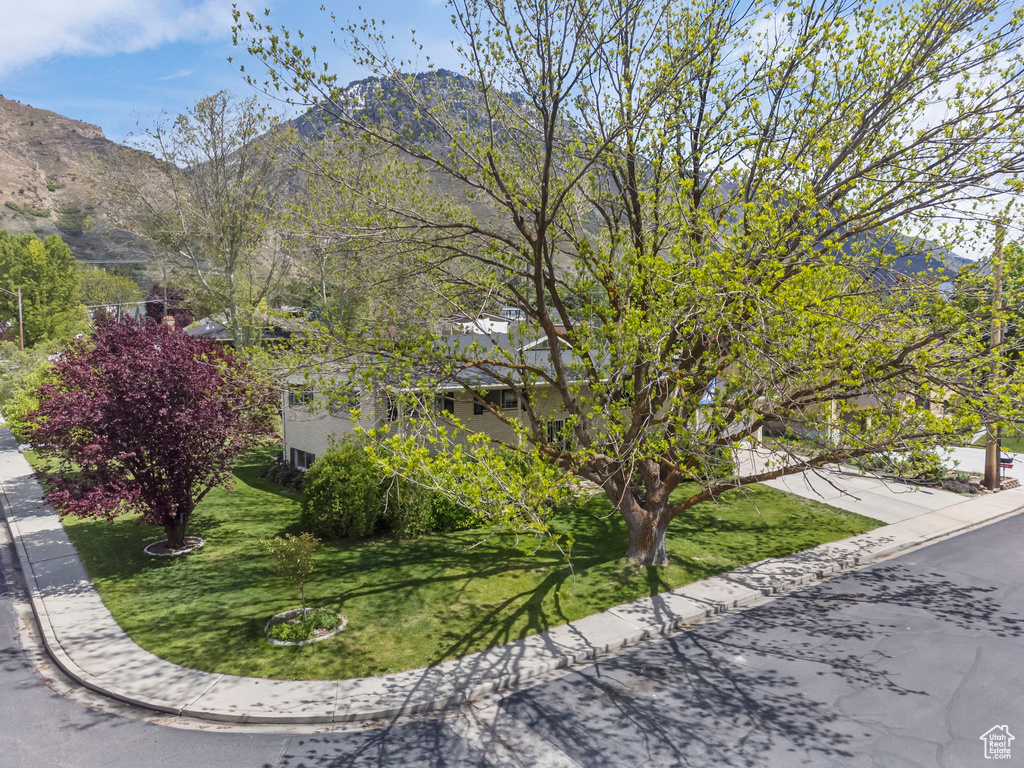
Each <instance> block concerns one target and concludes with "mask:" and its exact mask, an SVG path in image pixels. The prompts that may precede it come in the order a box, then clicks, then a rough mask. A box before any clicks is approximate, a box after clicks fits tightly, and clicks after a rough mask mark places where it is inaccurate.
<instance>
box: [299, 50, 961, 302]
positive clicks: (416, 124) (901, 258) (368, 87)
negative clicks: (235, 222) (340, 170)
mask: <svg viewBox="0 0 1024 768" xmlns="http://www.w3.org/2000/svg"><path fill="white" fill-rule="evenodd" d="M410 87H411V88H412V89H414V90H416V91H418V94H419V96H420V97H421V98H423V99H424V100H425V101H426V102H427V103H430V102H431V101H432V100H433V99H434V98H435V96H436V98H437V103H439V104H442V105H443V106H444V108H445V113H446V115H447V116H448V117H449V118H454V122H456V123H457V124H461V125H459V128H460V129H461V130H464V131H468V132H472V131H474V130H477V131H481V132H482V131H484V130H486V127H487V119H486V117H485V112H484V109H483V99H482V96H481V95H480V89H479V86H478V84H477V83H475V82H474V81H473V80H471V79H470V78H467V77H466V76H464V75H461V74H459V73H457V72H452V71H449V70H445V69H439V70H436V71H434V72H420V73H416V74H411V75H408V76H407V78H406V79H404V80H403V81H398V80H394V79H388V78H381V77H367V78H364V79H362V80H355V81H353V82H351V83H349V84H348V85H347V86H346V87H345V88H344V89H343V91H342V99H343V100H344V103H343V108H344V109H346V111H350V112H351V113H353V114H355V115H357V116H359V117H360V118H361V119H363V120H365V121H366V122H368V123H385V124H388V125H390V126H391V127H392V128H393V129H395V130H398V131H399V132H401V133H404V134H405V136H406V138H407V139H409V140H412V141H414V142H417V143H422V144H423V145H424V146H426V147H428V148H430V149H435V150H436V149H438V148H441V149H443V148H444V147H443V146H441V145H437V144H436V140H435V138H434V136H433V135H432V134H433V133H434V132H435V131H436V127H434V126H432V125H431V124H430V123H429V122H428V121H427V120H424V119H423V118H420V117H418V116H417V115H416V105H415V104H414V103H413V101H412V99H410V97H409V95H408V89H409V88H410ZM505 97H506V98H507V99H508V102H509V104H510V105H511V106H513V107H514V108H518V107H523V106H525V99H524V97H523V96H522V95H520V94H516V93H513V94H506V95H505ZM334 122H335V119H334V118H333V117H332V115H331V110H330V108H328V107H325V106H320V107H315V108H313V109H311V110H309V111H308V112H306V113H305V114H304V115H301V116H299V117H297V118H295V119H294V120H292V121H291V125H292V127H294V128H295V130H296V131H297V133H298V134H299V136H300V137H301V138H302V139H303V140H306V141H321V140H323V139H324V138H325V136H326V135H327V133H328V131H329V129H330V126H331V125H332V124H333V123H334ZM431 176H432V177H433V179H434V182H435V183H436V184H438V185H439V186H440V188H441V190H442V191H443V193H445V194H458V185H456V184H454V183H453V182H452V181H451V179H449V178H447V177H444V176H441V175H439V174H437V173H431ZM297 188H298V182H297V180H296V181H295V182H294V183H293V184H292V185H291V189H292V190H293V191H294V190H295V189H297ZM475 213H477V214H478V215H480V214H483V213H484V211H482V210H476V209H475ZM864 249H869V250H870V249H876V250H877V252H878V254H879V255H880V256H881V257H882V258H885V257H894V256H895V257H896V258H894V259H893V260H892V264H891V266H887V268H886V269H884V270H878V271H877V274H876V277H877V278H879V279H882V280H885V281H888V282H891V281H892V280H895V279H897V278H896V277H895V276H894V273H895V274H904V275H917V274H922V273H928V272H935V271H938V270H939V269H940V268H941V269H942V270H943V273H944V278H945V279H950V278H951V277H952V276H954V275H955V274H956V273H957V272H959V271H960V269H961V268H962V267H963V266H964V265H965V264H967V263H970V260H969V259H966V258H964V257H962V256H959V255H957V254H956V253H954V252H953V251H950V250H949V249H947V248H944V247H942V246H941V245H939V244H938V243H935V242H932V241H929V240H923V239H914V238H909V237H904V236H901V235H895V236H890V238H889V239H883V238H881V237H873V236H870V235H862V236H859V237H858V238H856V241H855V242H854V243H847V244H846V245H845V246H844V250H845V251H846V252H847V253H848V254H852V253H853V252H854V251H863V250H864Z"/></svg>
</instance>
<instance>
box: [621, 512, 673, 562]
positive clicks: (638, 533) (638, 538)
mask: <svg viewBox="0 0 1024 768" xmlns="http://www.w3.org/2000/svg"><path fill="white" fill-rule="evenodd" d="M626 525H627V526H628V528H629V546H628V547H626V559H627V560H629V562H631V563H639V564H640V565H668V553H667V552H666V551H665V532H666V531H667V530H668V523H665V524H663V525H662V524H659V523H656V522H655V521H654V520H651V519H643V520H636V521H635V522H632V521H629V520H627V521H626Z"/></svg>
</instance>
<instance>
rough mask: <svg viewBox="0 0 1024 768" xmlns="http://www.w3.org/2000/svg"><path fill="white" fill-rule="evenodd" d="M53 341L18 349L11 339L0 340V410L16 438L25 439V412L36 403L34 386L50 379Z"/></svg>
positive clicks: (25, 440)
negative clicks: (0, 361)
mask: <svg viewBox="0 0 1024 768" xmlns="http://www.w3.org/2000/svg"><path fill="white" fill-rule="evenodd" d="M57 350H58V347H57V345H56V343H41V344H39V345H37V346H36V347H35V348H32V349H26V350H24V351H21V350H19V349H18V346H17V344H15V343H13V342H9V341H6V342H0V359H2V361H3V362H2V364H0V411H2V412H3V415H4V419H5V420H6V421H7V427H8V429H10V430H11V432H12V433H13V434H14V436H15V438H16V439H17V440H18V442H21V443H25V442H28V431H27V427H28V425H27V424H26V423H25V416H27V415H28V414H29V413H31V412H32V411H34V410H35V409H36V408H38V407H39V398H38V396H37V395H36V390H37V389H39V387H41V386H42V385H43V384H47V383H50V382H51V381H52V376H51V375H50V360H49V358H50V355H51V354H52V353H55V352H56V351H57Z"/></svg>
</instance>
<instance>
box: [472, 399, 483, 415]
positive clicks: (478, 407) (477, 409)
mask: <svg viewBox="0 0 1024 768" xmlns="http://www.w3.org/2000/svg"><path fill="white" fill-rule="evenodd" d="M484 410H485V408H484V404H483V403H477V402H474V403H473V415H474V416H482V415H483V413H484Z"/></svg>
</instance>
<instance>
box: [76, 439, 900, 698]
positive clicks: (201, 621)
mask: <svg viewBox="0 0 1024 768" xmlns="http://www.w3.org/2000/svg"><path fill="white" fill-rule="evenodd" d="M265 461H266V458H265V457H259V458H258V459H254V460H253V461H252V463H250V464H246V465H242V466H239V467H238V468H237V471H236V477H237V480H236V488H235V490H234V491H233V492H232V493H230V494H228V493H226V492H225V491H223V490H221V489H217V490H214V491H211V492H210V494H209V495H208V496H207V498H206V499H205V500H204V501H203V502H202V504H201V505H200V506H199V508H198V509H197V510H196V513H195V516H194V517H193V520H192V523H191V524H190V526H189V533H190V534H191V535H195V536H201V537H203V538H205V539H206V542H207V543H206V546H205V547H203V549H202V550H200V551H198V552H194V553H193V554H192V555H191V556H189V557H167V558H155V557H150V556H148V555H146V554H145V553H143V551H142V547H143V545H144V544H145V542H146V541H147V540H151V539H152V538H153V529H152V528H151V527H149V526H146V525H139V524H138V519H137V518H135V517H126V518H120V519H117V520H115V521H114V522H112V523H106V522H99V521H96V520H81V519H73V518H68V519H65V521H64V523H65V528H66V529H67V532H68V535H69V537H70V538H71V541H72V542H73V543H74V544H75V546H76V547H78V550H79V552H81V554H82V558H83V560H84V561H85V564H86V567H87V568H88V569H89V572H90V573H91V574H92V576H93V578H94V579H95V580H96V585H97V588H98V589H99V592H100V595H101V597H102V598H103V601H104V602H105V603H106V605H107V607H108V608H109V609H110V611H111V613H113V615H114V618H115V619H116V620H117V621H118V622H119V623H120V624H121V626H122V627H123V628H124V629H125V631H126V632H127V633H128V634H129V635H130V636H131V638H132V639H133V640H134V641H135V642H137V643H138V644H139V645H141V646H142V647H143V648H145V649H146V650H149V651H151V652H153V653H155V654H156V655H158V656H160V657H162V658H164V659H167V660H168V661H171V662H174V663H176V664H181V665H183V666H186V667H190V668H193V669H200V670H204V671H208V672H221V673H225V674H235V675H255V676H261V677H271V678H289V679H304V678H305V679H336V678H351V677H363V676H368V675H379V674H386V673H390V672H398V671H402V670H406V669H414V668H417V667H423V666H428V665H431V664H436V663H439V662H441V661H444V660H447V659H452V658H457V657H460V656H464V655H466V654H468V653H473V652H475V651H479V650H483V649H485V648H488V647H492V646H496V645H501V644H503V643H507V642H510V641H513V640H517V639H519V638H522V637H526V636H528V635H532V634H534V633H536V632H541V631H543V630H545V629H548V628H549V627H553V626H556V625H559V624H563V623H565V622H566V621H571V620H574V619H579V618H582V617H584V616H588V615H591V614H593V613H597V612H599V611H603V610H605V609H607V608H610V607H612V606H614V605H618V604H620V603H625V602H628V601H630V600H635V599H637V598H640V597H644V596H646V595H652V594H657V593H659V592H663V591H665V590H668V589H673V588H675V587H679V586H682V585H683V584H687V583H689V582H692V581H696V580H698V579H703V578H707V577H709V576H713V575H715V574H717V573H721V572H722V571H727V570H730V569H733V568H736V567H738V566H740V565H742V564H745V563H750V562H754V561H758V560H762V559H765V558H768V557H777V556H780V555H786V554H789V553H791V552H795V551H798V550H802V549H806V548H808V547H813V546H815V545H817V544H821V543H824V542H827V541H834V540H836V539H843V538H846V537H848V536H852V535H855V534H857V533H861V532H863V531H866V530H870V529H872V528H874V527H876V526H878V525H879V524H880V523H878V522H877V521H875V520H870V519H868V518H865V517H861V516H859V515H856V514H853V513H850V512H843V511H841V510H837V509H835V508H833V507H829V506H827V505H825V504H822V503H819V502H815V501H810V500H806V499H801V498H798V497H795V496H791V495H789V494H786V493H783V492H782V491H777V490H775V489H772V488H768V487H764V486H752V487H749V488H744V489H742V490H741V491H731V492H728V493H726V494H724V495H723V496H722V497H721V498H720V499H719V500H718V501H717V502H706V503H703V504H700V505H697V506H696V507H694V508H693V509H692V510H690V511H689V512H688V513H687V514H685V515H683V516H682V517H680V518H679V519H677V520H676V521H674V522H673V523H672V525H671V526H670V527H669V531H668V540H667V549H668V555H669V565H667V566H665V567H663V568H645V567H641V566H637V565H633V564H629V563H627V562H626V561H625V558H624V557H623V553H624V551H625V546H626V532H625V529H624V527H623V525H622V523H621V522H620V520H619V519H618V517H617V516H616V515H615V514H614V513H613V512H612V510H611V508H610V506H609V504H608V502H607V500H606V499H605V498H604V497H603V496H598V497H595V498H593V499H591V500H590V501H589V502H587V504H585V505H584V506H582V507H580V508H578V509H560V510H558V511H557V512H556V513H555V516H554V518H553V520H552V524H553V527H554V528H555V529H556V530H558V531H561V532H568V531H570V530H571V531H572V532H573V533H574V536H575V539H576V540H575V545H574V547H573V553H572V560H571V566H570V565H569V564H567V563H566V562H565V560H564V558H563V557H562V556H561V555H560V554H559V553H558V552H555V551H553V550H551V549H549V548H541V549H540V550H539V551H537V552H536V554H531V552H533V550H534V549H536V542H534V541H528V540H524V539H522V538H517V537H516V536H513V535H511V534H507V535H506V534H498V535H492V536H490V537H487V533H488V532H487V531H482V530H469V531H460V532H457V533H447V534H433V535H426V536H421V537H419V538H416V539H411V540H394V539H370V540H359V541H354V540H353V541H344V542H331V541H325V542H324V546H323V547H322V549H321V550H320V552H319V553H318V554H317V569H316V571H315V572H314V574H313V576H312V578H311V580H310V582H309V583H308V584H307V586H306V595H307V598H308V599H310V600H311V601H312V602H313V603H314V604H315V605H317V606H322V607H325V608H328V609H329V610H332V611H335V612H337V613H340V614H344V615H346V616H347V617H348V627H347V628H346V630H345V631H344V632H340V633H339V634H338V635H337V636H336V637H334V638H333V639H332V640H331V641H330V642H327V643H313V644H311V645H306V646H303V647H289V648H279V647H275V646H273V645H271V644H270V643H268V642H266V639H265V636H264V629H265V625H266V623H267V617H268V616H273V615H274V614H276V613H279V612H282V611H285V610H287V609H290V608H292V607H293V606H294V605H295V597H296V595H295V590H294V588H293V587H291V586H290V585H288V584H286V583H284V582H283V580H281V579H279V578H277V577H275V576H274V575H273V574H272V572H271V567H270V561H269V559H268V558H267V557H266V555H265V553H264V552H263V551H262V546H261V545H260V539H269V538H272V537H273V536H276V535H282V534H285V533H299V532H300V531H301V528H300V527H299V504H298V501H297V498H296V496H295V495H294V494H282V493H279V492H278V488H277V487H276V486H273V485H271V484H269V483H268V482H266V481H264V480H260V479H259V477H258V475H259V470H260V467H261V465H264V464H265ZM684 490H685V489H684Z"/></svg>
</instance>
